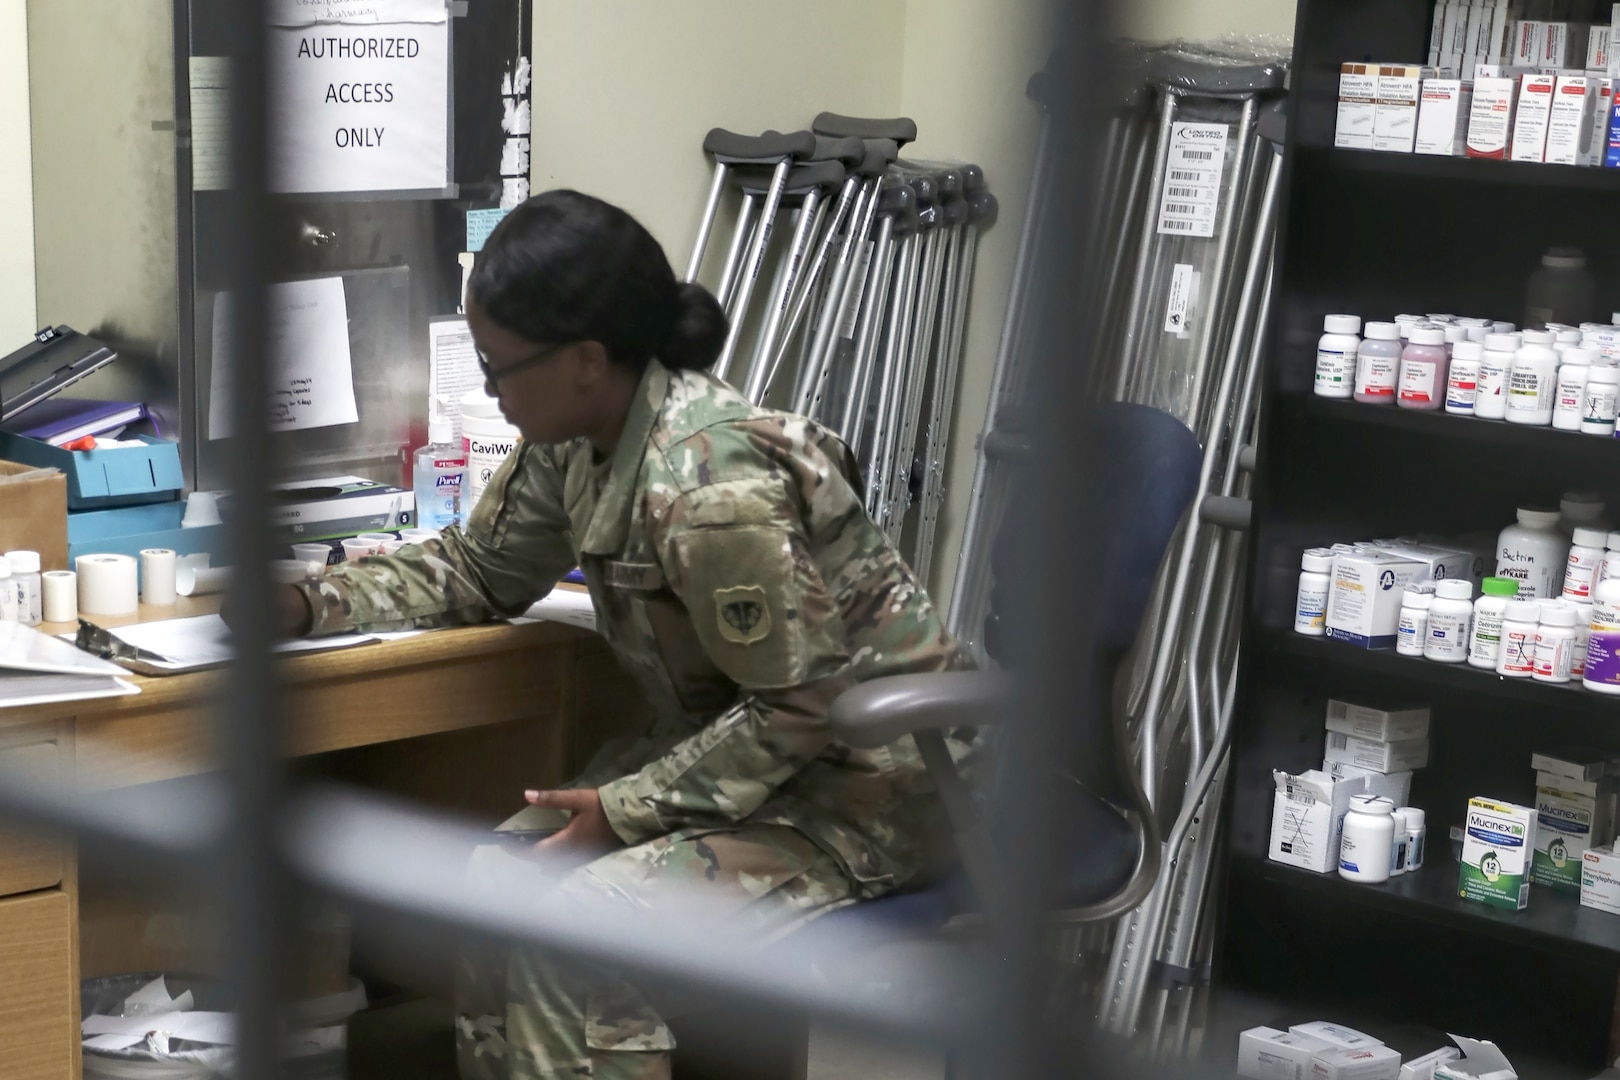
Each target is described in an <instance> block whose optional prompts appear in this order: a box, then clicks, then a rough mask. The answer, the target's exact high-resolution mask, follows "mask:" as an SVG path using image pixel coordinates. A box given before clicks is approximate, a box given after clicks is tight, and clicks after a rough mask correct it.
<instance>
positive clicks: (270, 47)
mask: <svg viewBox="0 0 1620 1080" xmlns="http://www.w3.org/2000/svg"><path fill="white" fill-rule="evenodd" d="M266 37H267V40H266V42H265V50H266V54H265V65H266V69H267V72H268V80H269V85H270V87H271V94H270V105H269V111H270V116H269V124H270V139H269V154H270V161H269V172H270V179H269V186H270V190H271V191H273V192H277V193H317V194H319V193H329V192H340V191H420V190H434V191H438V190H442V189H443V188H444V187H445V186H446V184H448V183H449V176H450V161H449V131H450V127H449V125H450V117H449V95H450V89H449V86H450V83H449V79H450V43H449V39H450V28H449V26H448V24H445V23H442V22H441V23H437V24H422V23H392V24H379V25H376V26H364V27H359V26H348V25H344V26H328V25H322V26H312V27H307V28H303V29H285V28H280V27H277V28H273V29H270V30H268V31H266Z"/></svg>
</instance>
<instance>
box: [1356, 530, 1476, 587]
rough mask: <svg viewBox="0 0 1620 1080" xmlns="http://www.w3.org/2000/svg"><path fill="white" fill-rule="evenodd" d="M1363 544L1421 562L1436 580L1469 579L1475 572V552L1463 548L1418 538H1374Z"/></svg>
mask: <svg viewBox="0 0 1620 1080" xmlns="http://www.w3.org/2000/svg"><path fill="white" fill-rule="evenodd" d="M1363 546H1365V547H1371V548H1377V549H1378V550H1379V551H1382V552H1384V553H1385V554H1387V555H1395V556H1397V557H1399V558H1402V559H1411V560H1413V561H1415V562H1420V563H1422V564H1423V566H1424V568H1425V570H1426V572H1427V573H1428V575H1429V577H1431V578H1433V579H1434V580H1435V581H1447V580H1451V579H1467V578H1468V577H1469V576H1470V575H1471V574H1472V573H1473V566H1474V553H1473V552H1471V551H1464V550H1462V549H1461V548H1455V547H1445V546H1443V545H1440V544H1425V543H1422V542H1420V541H1417V540H1373V541H1370V542H1368V543H1367V544H1365V545H1363Z"/></svg>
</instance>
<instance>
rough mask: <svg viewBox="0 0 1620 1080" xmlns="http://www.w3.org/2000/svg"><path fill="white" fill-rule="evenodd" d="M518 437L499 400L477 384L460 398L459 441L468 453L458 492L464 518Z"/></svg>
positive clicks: (515, 447)
mask: <svg viewBox="0 0 1620 1080" xmlns="http://www.w3.org/2000/svg"><path fill="white" fill-rule="evenodd" d="M518 438H519V434H518V429H517V428H516V427H514V426H513V425H511V424H509V423H507V422H506V418H505V417H504V416H502V415H501V406H500V402H498V401H496V400H495V399H494V398H492V397H490V396H489V395H488V394H486V393H484V391H483V390H481V389H478V388H476V387H475V388H474V389H472V390H469V391H467V393H466V395H465V396H463V397H462V399H461V440H462V448H463V449H464V450H465V451H466V456H467V482H466V484H465V485H464V486H463V490H462V493H461V506H462V511H461V514H462V518H463V520H467V519H470V518H471V517H472V513H473V510H475V509H476V508H477V506H478V500H479V499H481V498H483V496H484V489H485V488H487V487H488V486H489V482H490V480H491V479H492V478H493V477H494V476H495V470H496V469H498V468H500V467H501V462H503V461H505V460H506V458H507V455H509V454H510V453H511V452H512V451H513V450H515V449H517V444H518Z"/></svg>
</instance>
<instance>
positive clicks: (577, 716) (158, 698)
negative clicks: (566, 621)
mask: <svg viewBox="0 0 1620 1080" xmlns="http://www.w3.org/2000/svg"><path fill="white" fill-rule="evenodd" d="M212 599H213V598H204V599H201V600H198V601H191V602H186V601H182V603H181V605H177V606H176V607H172V608H162V609H152V610H143V612H142V614H141V615H140V616H137V617H136V619H135V620H123V621H125V622H127V621H136V620H138V619H141V618H177V617H181V616H184V615H194V614H205V613H208V612H209V611H212V610H215V608H214V605H213V603H211V601H212ZM107 622H108V623H109V624H111V623H112V622H113V620H107ZM42 629H45V630H47V631H52V632H61V631H66V630H70V629H73V628H72V627H67V626H61V627H56V626H51V625H49V624H47V625H46V626H45V627H42ZM282 671H283V675H284V678H285V688H286V696H285V712H284V715H285V717H286V745H287V753H288V754H289V755H291V756H304V755H316V754H327V753H329V752H332V751H345V750H350V749H352V748H355V747H362V746H369V745H374V744H380V743H386V742H391V741H394V740H406V739H413V738H416V737H418V736H432V735H437V734H442V733H447V732H453V731H466V730H468V729H475V728H485V729H489V730H494V728H493V726H494V725H511V726H515V727H520V728H522V729H524V730H525V731H526V732H527V735H526V739H527V741H526V743H525V746H526V747H533V748H535V749H536V751H537V752H535V753H533V756H532V760H529V761H526V762H524V763H521V767H523V768H527V769H528V771H527V772H525V773H522V775H523V776H525V777H526V778H527V781H528V784H529V785H530V786H532V785H534V784H554V783H556V782H558V781H561V780H562V779H564V778H565V776H566V775H567V773H568V772H569V770H570V768H571V767H572V764H573V763H572V762H571V760H570V756H571V753H572V752H573V750H574V747H573V746H572V742H573V738H572V736H573V734H574V732H575V730H576V729H577V728H578V727H579V726H580V724H581V722H582V717H584V716H586V715H596V716H603V715H607V714H613V713H617V712H621V711H634V710H632V709H627V708H626V702H627V701H630V700H633V698H631V699H626V698H625V697H624V694H625V693H626V686H625V684H626V683H627V682H628V680H626V679H625V678H624V677H623V676H622V675H620V674H619V673H618V671H617V668H616V666H615V665H614V664H613V662H612V660H611V655H610V654H609V653H608V652H607V650H606V646H605V645H604V644H603V643H602V642H601V640H600V639H599V638H597V637H596V635H594V634H591V633H589V632H587V631H584V630H579V629H576V628H574V627H570V626H565V625H563V624H560V623H535V624H528V625H522V626H512V625H507V624H495V625H489V626H479V627H469V628H464V629H456V630H444V631H437V632H434V633H430V634H423V635H421V636H418V637H413V638H408V639H405V640H401V641H395V642H385V643H379V644H370V645H362V646H357V647H354V648H350V649H338V650H333V651H330V652H321V653H311V654H303V655H294V656H290V657H288V658H286V659H285V660H284V661H283V668H282ZM226 677H227V672H225V671H209V672H202V673H198V674H192V675H174V676H168V677H163V678H145V677H141V676H131V680H132V681H133V682H135V683H136V684H138V685H139V686H140V688H141V693H140V694H138V695H134V696H130V697H122V698H110V699H101V700H94V701H81V702H70V703H65V704H59V705H49V706H36V707H30V708H21V709H0V774H3V772H4V770H5V769H6V768H8V767H10V768H26V769H28V770H29V771H30V773H32V774H33V775H39V774H40V772H41V771H42V770H43V771H50V770H54V771H55V772H56V773H57V774H58V775H60V777H61V778H62V782H63V783H65V784H77V785H78V788H79V789H80V790H83V791H105V790H109V789H113V788H119V787H125V786H129V785H134V784H142V783H149V782H152V781H159V780H169V779H174V778H177V777H182V776H187V775H193V774H197V773H201V772H206V771H208V770H209V769H211V768H213V767H214V766H215V757H214V739H213V723H214V720H213V716H212V709H211V706H212V704H213V702H214V700H215V695H216V693H217V692H218V691H219V690H220V689H221V688H222V687H223V686H224V680H225V678H226ZM422 742H423V743H431V742H433V740H431V739H429V740H422ZM337 756H339V757H341V755H337ZM441 756H442V755H441ZM529 756H530V755H529V754H527V753H526V754H525V757H529ZM497 764H499V763H497ZM507 764H508V767H509V768H508V771H510V763H507ZM494 771H499V770H494ZM503 775H504V774H503ZM0 782H3V781H0ZM475 782H476V778H475ZM520 790H521V788H519V787H513V788H511V789H507V788H504V787H503V788H502V793H503V794H504V797H505V799H506V800H507V801H508V802H511V803H512V804H514V805H513V806H512V807H511V808H512V809H515V808H516V803H517V800H518V798H519V794H518V792H519V791H520ZM79 954H80V928H79V889H78V874H77V867H76V865H75V862H74V859H73V855H72V852H71V850H70V849H67V848H62V847H57V846H54V845H52V844H50V843H48V842H43V841H41V840H39V839H38V838H20V837H16V836H10V837H8V836H5V835H3V834H0V972H3V973H5V977H4V979H0V1076H4V1077H6V1080H35V1078H38V1080H61V1078H62V1077H76V1076H78V1075H79V1030H78V1011H79V1006H78V1001H79V979H80V966H81V965H80V955H79Z"/></svg>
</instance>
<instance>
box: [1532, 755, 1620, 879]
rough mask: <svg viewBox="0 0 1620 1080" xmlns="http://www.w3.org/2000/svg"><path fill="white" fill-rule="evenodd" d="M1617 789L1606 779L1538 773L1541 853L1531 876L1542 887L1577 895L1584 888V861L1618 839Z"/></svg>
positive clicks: (1536, 855)
mask: <svg viewBox="0 0 1620 1080" xmlns="http://www.w3.org/2000/svg"><path fill="white" fill-rule="evenodd" d="M1614 798H1615V787H1614V784H1613V783H1612V782H1610V781H1609V779H1608V778H1605V779H1603V780H1573V779H1570V778H1569V777H1568V776H1560V775H1557V774H1554V773H1545V772H1538V773H1536V848H1535V853H1534V855H1532V856H1531V864H1530V877H1531V880H1532V881H1534V882H1535V883H1536V884H1537V885H1544V886H1547V887H1549V888H1551V889H1554V890H1555V891H1557V892H1562V893H1569V894H1571V895H1574V894H1575V893H1577V892H1579V891H1580V887H1581V856H1582V854H1584V853H1585V851H1586V849H1587V848H1589V847H1592V846H1593V845H1594V843H1596V844H1602V843H1604V842H1605V841H1607V840H1609V839H1610V838H1612V837H1613V836H1614Z"/></svg>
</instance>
